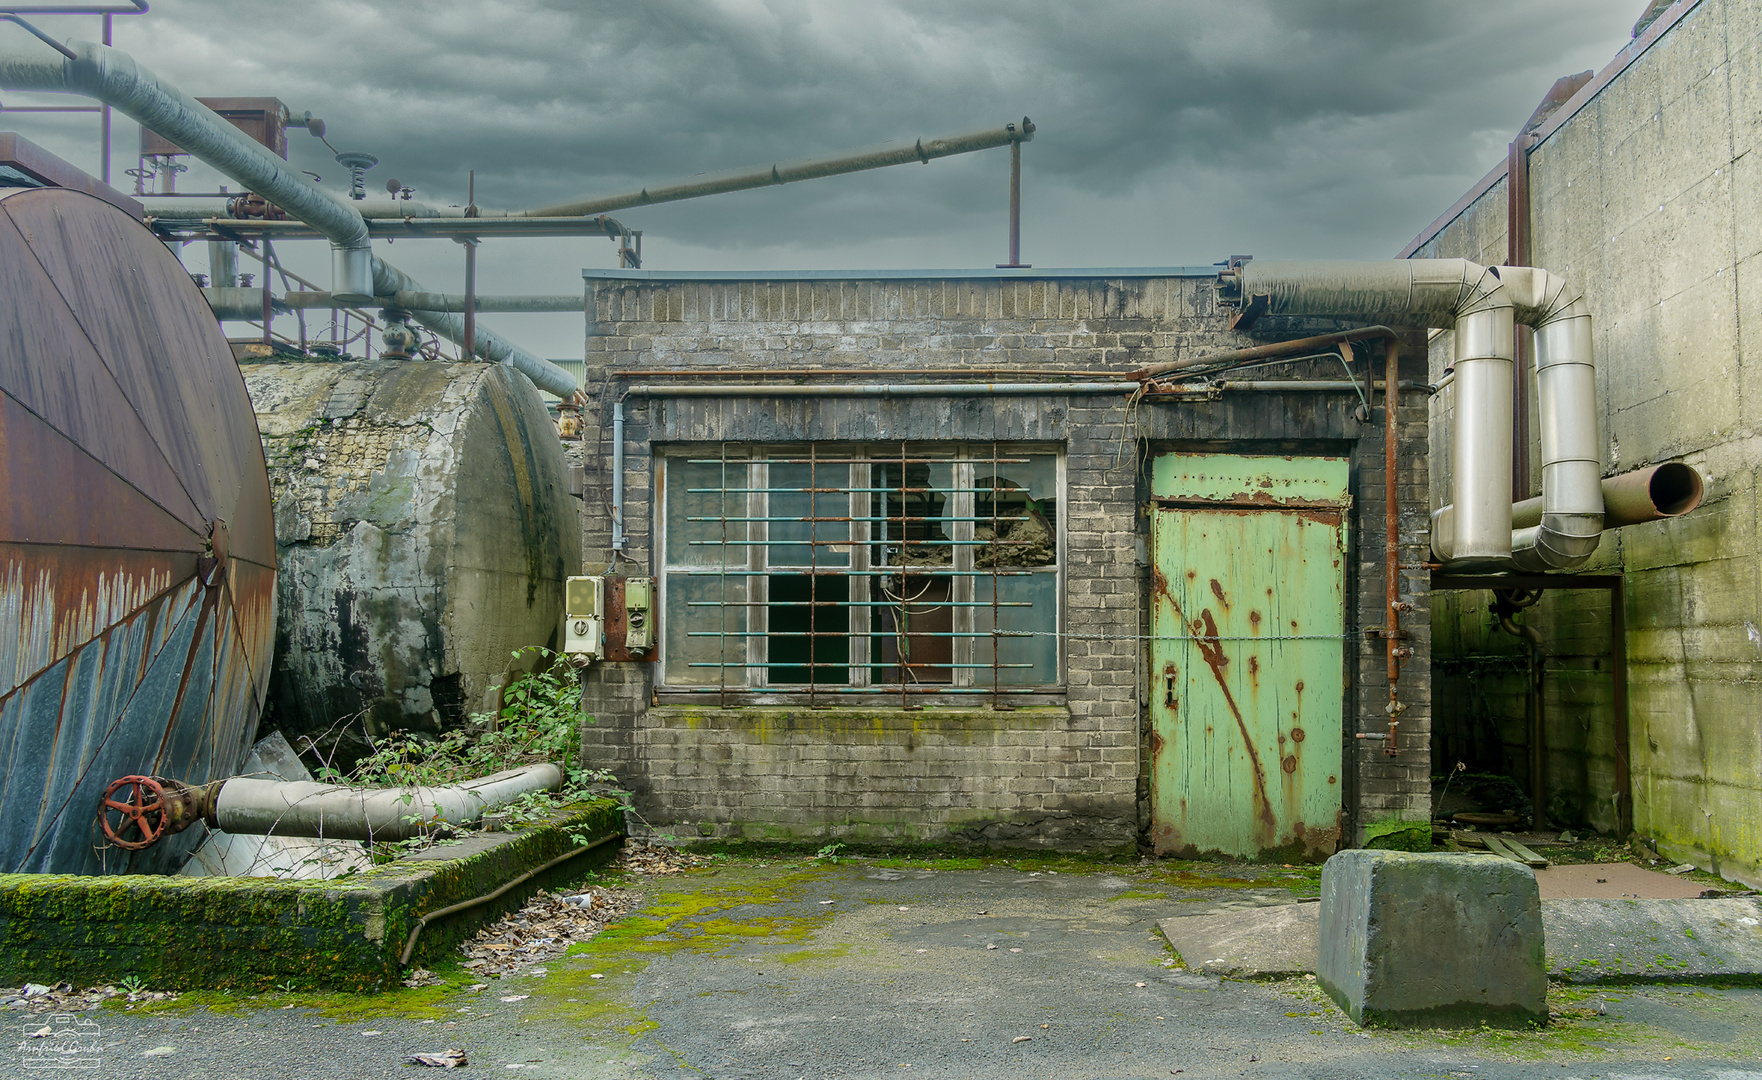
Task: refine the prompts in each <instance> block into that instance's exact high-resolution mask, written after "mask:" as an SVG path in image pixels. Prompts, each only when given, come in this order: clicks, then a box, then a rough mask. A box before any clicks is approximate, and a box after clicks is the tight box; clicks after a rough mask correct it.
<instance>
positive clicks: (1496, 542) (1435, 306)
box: [1219, 259, 1603, 570]
mask: <svg viewBox="0 0 1762 1080" xmlns="http://www.w3.org/2000/svg"><path fill="white" fill-rule="evenodd" d="M1219 291H1220V294H1221V299H1222V301H1223V302H1224V303H1226V304H1229V303H1236V304H1240V305H1243V306H1245V307H1246V306H1248V305H1249V304H1251V303H1252V304H1255V305H1264V309H1265V310H1266V311H1267V312H1268V313H1269V314H1316V315H1321V314H1327V315H1341V316H1361V317H1365V318H1379V319H1380V318H1388V319H1390V320H1391V321H1402V322H1409V323H1420V324H1423V325H1427V326H1436V327H1448V328H1452V329H1454V330H1455V342H1454V347H1455V363H1454V369H1455V386H1456V395H1457V397H1456V423H1455V426H1454V428H1453V430H1452V432H1451V451H1452V457H1451V464H1452V476H1451V501H1450V504H1449V505H1447V506H1445V507H1444V508H1443V509H1441V510H1439V511H1438V512H1437V513H1435V514H1434V515H1433V518H1432V549H1433V551H1434V552H1435V553H1436V554H1437V556H1438V557H1439V559H1441V560H1442V561H1443V562H1445V563H1453V564H1457V565H1459V566H1461V565H1473V564H1482V565H1488V566H1495V567H1496V566H1513V567H1516V568H1518V569H1522V570H1563V569H1571V568H1573V567H1576V566H1579V565H1580V564H1582V563H1583V562H1584V561H1585V560H1586V559H1588V558H1589V557H1590V555H1591V553H1592V552H1593V551H1595V550H1596V547H1597V543H1598V540H1599V539H1600V537H1601V535H1602V531H1603V500H1602V490H1601V486H1600V482H1599V477H1600V475H1601V472H1602V468H1601V464H1600V461H1601V459H1600V453H1599V443H1598V441H1597V423H1596V396H1595V391H1596V383H1595V371H1594V368H1593V366H1592V353H1591V333H1590V312H1589V308H1588V306H1587V305H1586V304H1585V302H1584V299H1583V297H1582V296H1581V295H1580V294H1579V293H1578V292H1577V291H1575V290H1572V289H1570V288H1568V286H1567V284H1566V282H1565V281H1564V280H1563V279H1561V278H1559V277H1557V276H1555V275H1554V274H1551V273H1549V272H1548V271H1546V270H1541V269H1533V268H1529V267H1509V266H1502V267H1484V266H1480V265H1478V264H1476V263H1472V262H1469V261H1468V260H1466V259H1402V260H1394V261H1390V262H1263V261H1260V260H1254V261H1250V262H1246V263H1242V264H1241V265H1240V266H1238V267H1234V268H1231V269H1229V270H1226V271H1224V272H1223V273H1222V274H1220V275H1219ZM1520 322H1521V323H1523V324H1525V325H1528V326H1532V327H1534V328H1535V331H1536V353H1537V357H1536V371H1537V403H1538V406H1539V408H1540V411H1541V424H1542V500H1543V512H1542V515H1541V519H1540V521H1539V522H1538V523H1537V524H1536V525H1534V526H1531V527H1526V528H1522V529H1516V530H1514V528H1513V519H1512V502H1511V496H1510V478H1511V457H1512V450H1511V430H1512V406H1511V389H1512V364H1513V356H1512V330H1513V327H1514V326H1515V325H1516V324H1517V323H1520Z"/></svg>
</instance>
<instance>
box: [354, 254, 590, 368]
mask: <svg viewBox="0 0 1762 1080" xmlns="http://www.w3.org/2000/svg"><path fill="white" fill-rule="evenodd" d="M373 288H374V291H375V292H376V293H377V294H378V295H379V296H380V297H382V298H383V299H382V301H381V302H383V303H386V304H388V305H390V304H393V302H394V301H395V299H396V297H397V295H398V294H399V293H425V292H427V291H428V290H426V289H424V288H423V287H422V283H421V282H419V281H417V280H416V279H415V278H413V277H411V276H410V275H408V274H406V273H404V272H403V271H402V270H399V269H398V268H397V267H395V266H393V265H392V264H390V263H388V262H386V261H385V260H384V259H381V258H379V257H377V256H375V257H374V260H373ZM332 299H335V298H334V297H332ZM410 317H411V318H413V319H415V320H416V321H417V322H419V323H421V324H422V325H423V326H426V327H428V328H429V329H430V330H433V331H434V332H435V333H437V334H439V335H440V336H442V337H444V338H446V339H447V340H448V341H451V342H452V343H453V344H455V345H462V344H463V343H464V340H465V320H464V318H462V317H461V316H459V315H455V314H452V313H450V312H443V311H426V310H423V309H421V308H413V309H410ZM474 331H475V333H474V335H473V337H474V340H473V342H472V347H471V351H472V354H473V355H476V356H481V357H483V358H484V359H485V360H488V361H490V362H491V363H496V364H508V365H511V366H512V367H514V368H516V369H517V370H519V371H520V373H521V374H523V375H525V376H526V377H527V378H529V379H531V380H532V384H533V385H534V386H536V387H538V388H539V389H540V390H544V391H546V392H547V393H551V394H555V395H556V396H558V397H560V398H562V399H563V400H564V401H569V400H571V399H572V398H574V397H575V394H576V391H577V390H578V389H579V385H578V384H577V383H576V381H575V376H573V375H571V374H569V373H568V372H567V371H564V370H563V369H562V368H560V367H558V366H557V365H555V364H553V363H551V362H550V361H549V360H545V359H543V358H541V357H537V356H534V355H533V354H531V353H529V352H527V351H526V350H525V349H522V348H520V347H519V346H518V345H515V344H514V343H513V342H511V341H508V340H507V339H506V338H504V337H502V336H501V335H500V334H497V333H494V332H492V331H491V330H489V329H488V328H487V327H485V326H484V325H483V324H482V323H478V324H477V325H476V326H475V327H474Z"/></svg>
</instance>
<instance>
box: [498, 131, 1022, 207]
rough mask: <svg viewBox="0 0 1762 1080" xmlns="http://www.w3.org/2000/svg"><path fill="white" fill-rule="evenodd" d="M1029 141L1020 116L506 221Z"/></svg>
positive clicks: (723, 190) (793, 179)
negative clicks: (975, 127)
mask: <svg viewBox="0 0 1762 1080" xmlns="http://www.w3.org/2000/svg"><path fill="white" fill-rule="evenodd" d="M1033 138H1034V124H1033V123H1032V122H1031V121H1030V120H1029V119H1028V118H1027V117H1025V116H1024V117H1022V122H1021V123H1020V124H1005V125H1003V126H1002V127H996V128H986V129H985V130H983V131H974V132H969V133H967V134H965V135H949V136H945V137H943V138H939V139H918V140H916V141H914V142H911V143H908V144H905V145H891V146H882V147H877V148H874V149H869V150H858V151H853V152H850V153H844V154H834V155H832V156H830V157H818V158H808V159H806V160H805V161H792V162H779V163H777V164H774V165H762V166H760V167H758V168H756V169H742V170H739V171H736V172H728V173H721V174H719V175H715V176H704V177H692V178H691V179H689V180H680V181H675V182H673V183H670V184H657V185H653V186H649V187H642V188H638V189H636V190H635V191H626V192H623V193H620V194H617V195H602V196H597V197H594V198H588V199H577V200H573V201H571V202H563V203H556V204H554V205H551V206H545V207H540V208H539V209H537V210H527V211H522V212H520V213H517V214H510V215H509V216H512V217H566V216H571V215H577V214H579V215H588V214H605V213H610V212H611V211H613V210H623V209H626V208H628V207H632V206H651V205H653V204H655V203H664V202H677V201H679V200H681V199H696V198H701V197H702V196H705V195H721V194H724V193H726V192H730V191H747V190H750V189H752V188H761V187H773V186H775V185H778V184H793V183H795V182H796V181H798V180H817V179H820V178H822V177H827V176H842V175H844V174H845V173H854V172H864V171H867V170H869V169H884V168H886V167H888V166H890V165H907V164H910V163H911V162H914V161H916V162H921V163H923V164H926V165H928V164H929V163H930V162H931V161H932V160H934V159H936V158H941V157H950V156H952V155H955V154H970V153H972V152H973V151H975V150H989V149H991V148H992V147H996V146H1008V145H1010V144H1012V143H1024V142H1030V141H1032V140H1033Z"/></svg>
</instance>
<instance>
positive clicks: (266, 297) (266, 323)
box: [263, 236, 275, 349]
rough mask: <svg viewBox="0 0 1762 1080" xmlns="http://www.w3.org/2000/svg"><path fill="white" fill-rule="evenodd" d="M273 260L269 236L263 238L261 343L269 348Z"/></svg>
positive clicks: (272, 342) (272, 338) (271, 342)
mask: <svg viewBox="0 0 1762 1080" xmlns="http://www.w3.org/2000/svg"><path fill="white" fill-rule="evenodd" d="M274 260H275V249H274V248H272V247H270V246H269V237H267V236H265V237H264V238H263V344H264V345H266V346H268V347H269V348H270V349H274V348H275V333H274V331H273V330H272V329H271V327H272V326H273V324H274V320H275V309H274V308H273V307H272V306H271V304H270V300H271V296H270V292H269V264H270V263H271V262H273V261H274Z"/></svg>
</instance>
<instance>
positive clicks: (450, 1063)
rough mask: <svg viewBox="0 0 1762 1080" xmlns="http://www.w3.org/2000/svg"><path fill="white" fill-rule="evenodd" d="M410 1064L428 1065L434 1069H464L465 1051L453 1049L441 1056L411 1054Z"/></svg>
mask: <svg viewBox="0 0 1762 1080" xmlns="http://www.w3.org/2000/svg"><path fill="white" fill-rule="evenodd" d="M410 1064H412V1065H427V1066H428V1067H429V1068H432V1069H462V1068H464V1067H465V1064H466V1062H465V1051H463V1050H458V1049H453V1050H448V1051H446V1052H445V1053H440V1054H411V1055H410Z"/></svg>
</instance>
